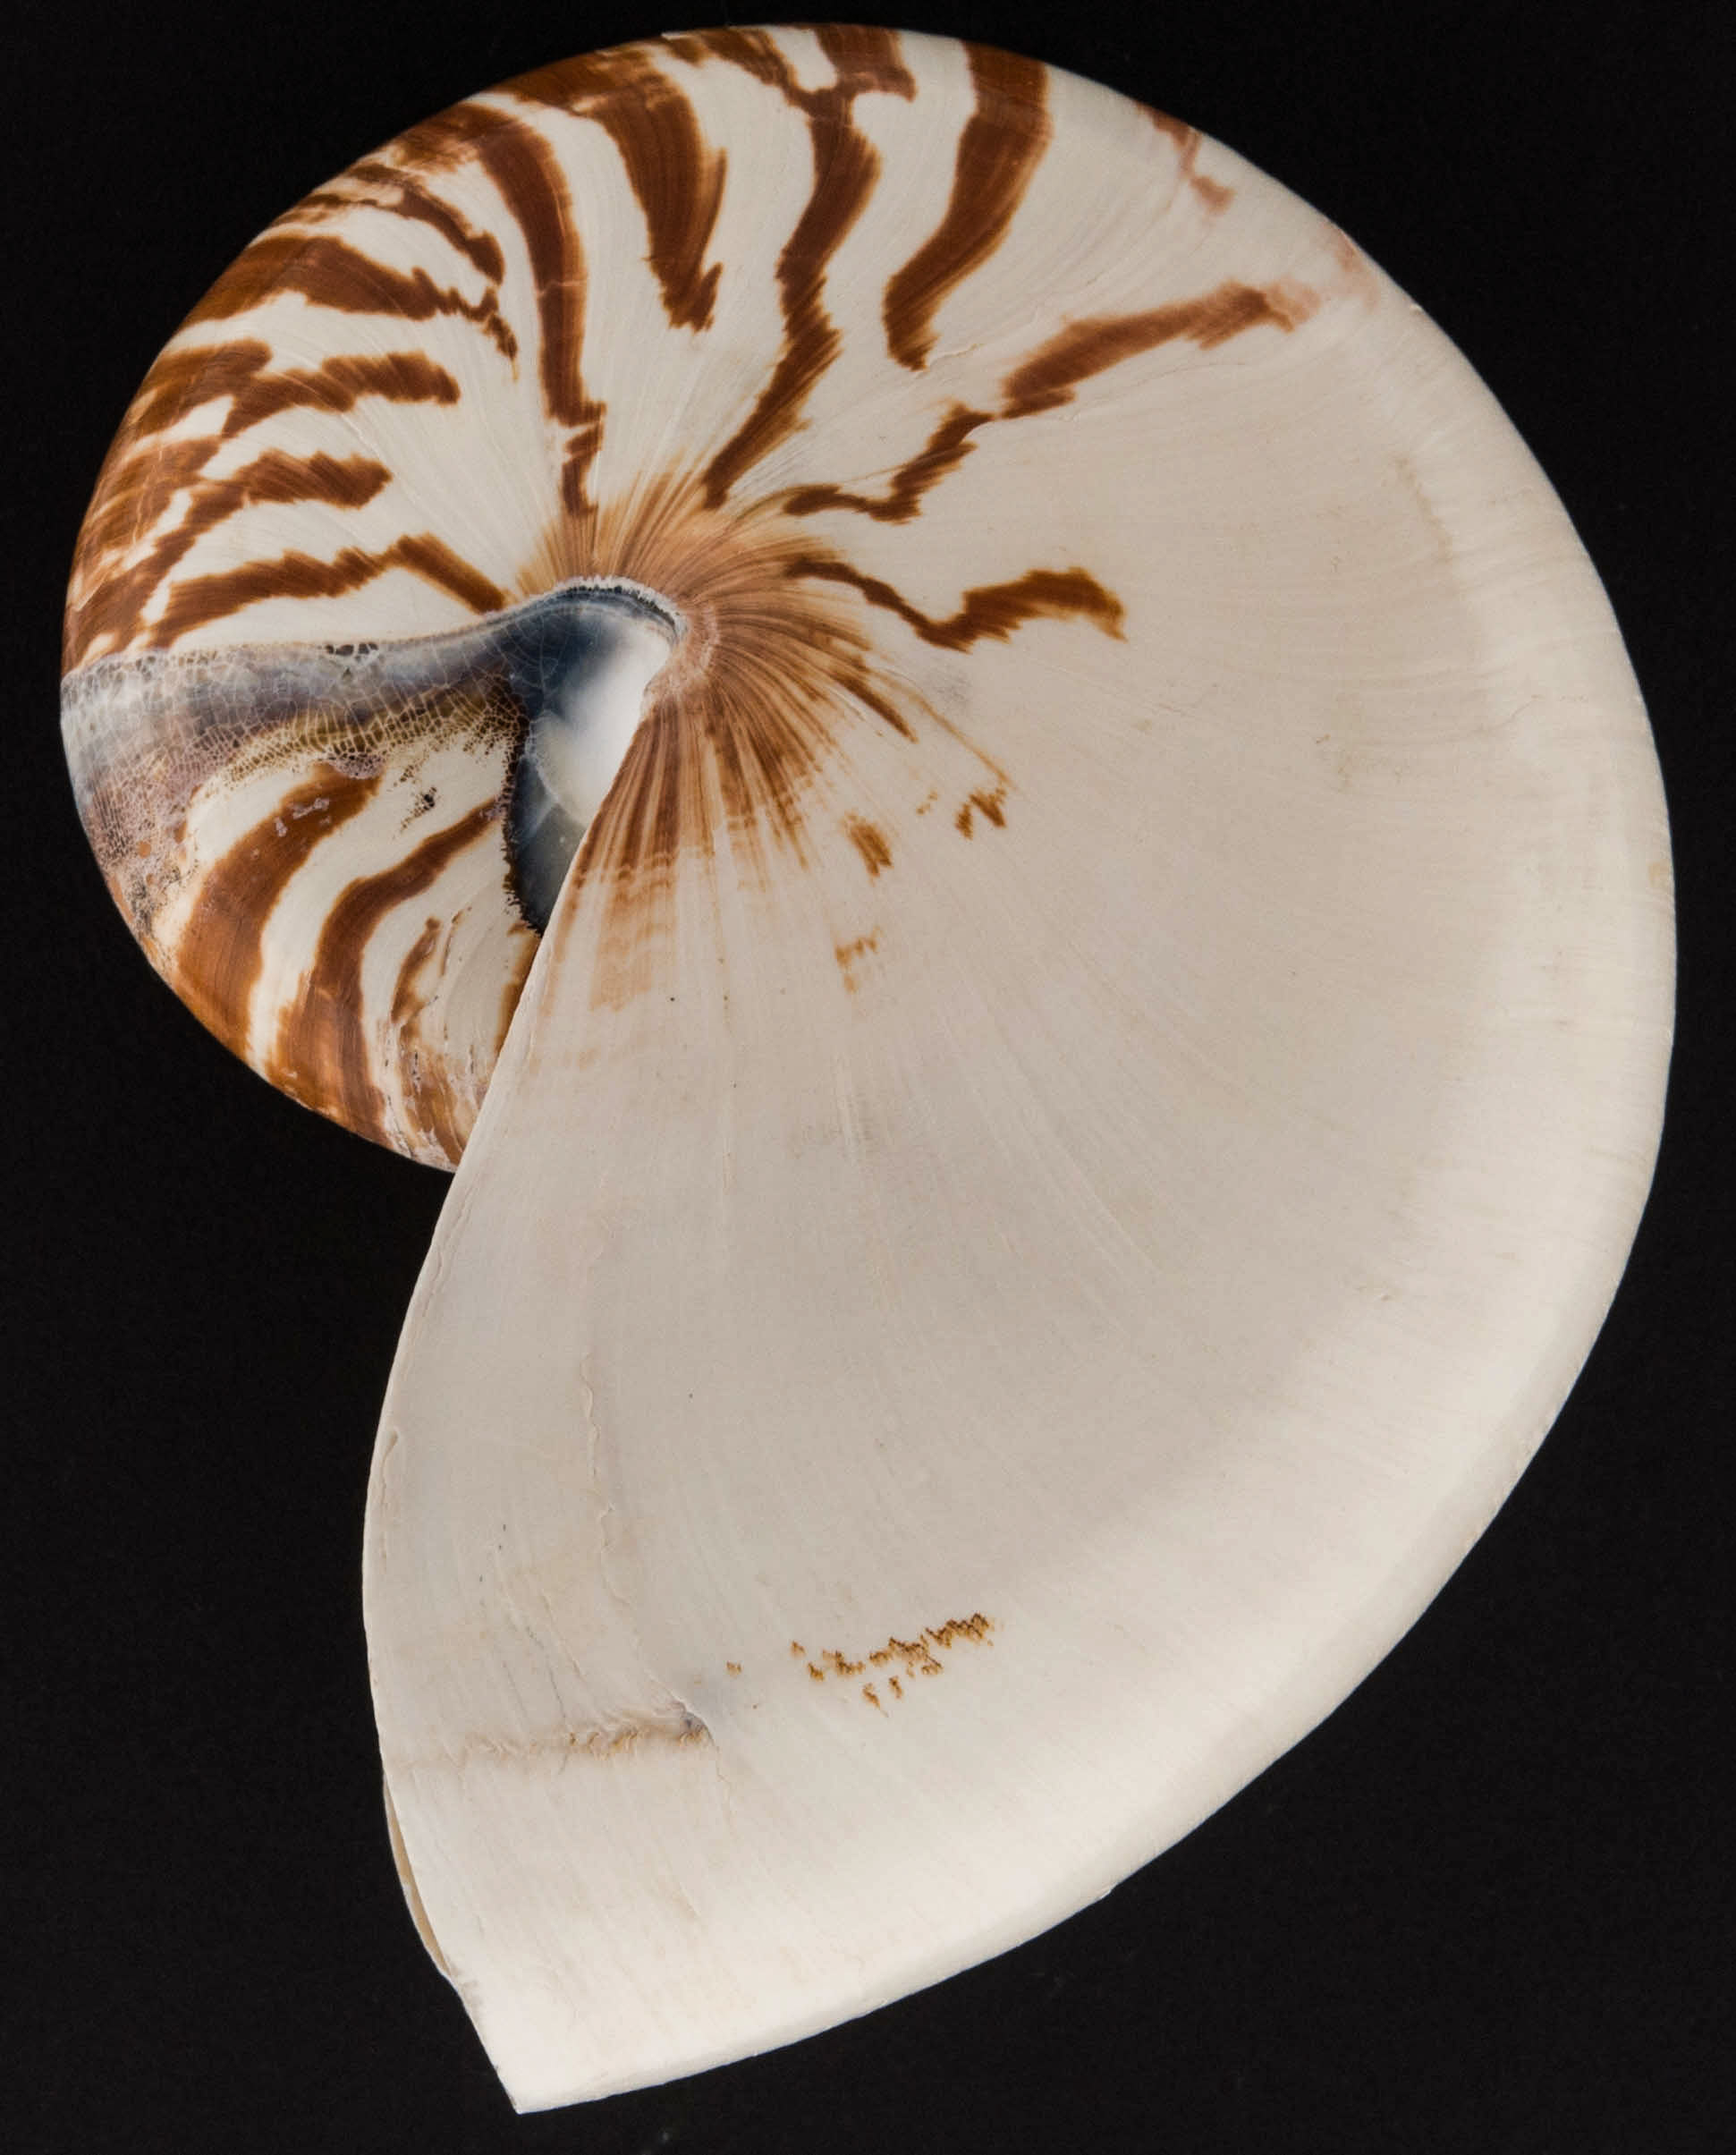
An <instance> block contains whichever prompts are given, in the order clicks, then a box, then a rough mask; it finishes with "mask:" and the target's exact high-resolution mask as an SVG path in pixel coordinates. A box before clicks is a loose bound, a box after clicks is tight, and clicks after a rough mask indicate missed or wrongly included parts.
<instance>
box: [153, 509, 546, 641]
mask: <svg viewBox="0 0 1736 2155" xmlns="http://www.w3.org/2000/svg"><path fill="white" fill-rule="evenodd" d="M397 568H403V569H409V570H410V571H411V573H413V574H415V575H418V576H420V577H423V578H424V579H426V581H428V582H429V583H431V584H434V585H436V586H437V587H438V588H439V589H440V590H443V591H449V592H450V593H451V594H452V596H453V598H457V599H461V600H462V602H463V604H464V605H466V606H467V607H470V611H471V612H472V613H473V614H492V613H494V612H495V611H496V609H497V608H499V607H504V606H505V605H506V603H507V597H506V593H505V592H504V591H503V590H501V588H500V586H499V585H498V584H496V583H493V582H491V581H489V580H488V578H487V577H486V576H485V575H483V573H482V572H481V571H480V570H479V569H477V568H474V567H472V565H471V564H470V563H469V562H468V561H466V560H465V559H464V558H463V556H462V555H459V554H454V553H453V550H452V548H451V547H449V546H448V545H447V544H446V542H445V539H436V537H435V535H434V534H433V532H432V531H422V532H418V533H414V534H411V535H409V536H407V537H405V538H402V539H394V540H393V542H392V544H391V545H390V546H389V547H381V548H380V549H379V551H378V552H377V553H373V554H369V553H365V552H363V551H362V549H361V548H360V547H343V549H342V550H341V551H340V552H339V553H338V554H337V555H336V556H334V558H333V559H332V560H330V561H318V560H316V559H315V558H314V556H312V555H311V554H301V553H291V554H283V555H279V556H278V557H277V559H276V560H275V561H250V562H247V563H244V564H242V566H241V567H240V568H238V569H229V570H225V571H224V573H223V574H221V575H217V576H194V577H190V578H189V579H188V580H187V581H186V582H185V583H181V584H177V585H176V586H175V588H174V592H173V593H172V594H171V596H170V598H169V603H168V605H167V606H166V607H165V608H164V609H163V612H162V613H161V614H160V615H158V617H157V620H156V621H154V622H153V623H152V624H151V627H150V633H149V636H148V639H147V641H148V643H149V644H151V645H153V646H156V647H157V648H161V647H162V646H164V645H165V644H170V643H173V642H174V640H175V638H176V637H177V636H182V635H184V634H185V633H186V632H187V631H188V630H189V629H196V628H200V627H202V626H203V625H204V624H205V623H206V622H207V621H220V620H222V619H223V617H224V615H228V614H234V613H239V612H240V610H241V607H246V606H251V605H253V604H254V603H255V601H257V600H258V599H261V598H333V597H334V596H335V595H336V594H337V593H338V592H340V591H353V590H359V589H360V586H361V585H363V584H365V583H371V582H372V581H373V580H374V578H375V577H377V576H382V575H384V574H385V572H386V571H387V570H388V569H397Z"/></svg>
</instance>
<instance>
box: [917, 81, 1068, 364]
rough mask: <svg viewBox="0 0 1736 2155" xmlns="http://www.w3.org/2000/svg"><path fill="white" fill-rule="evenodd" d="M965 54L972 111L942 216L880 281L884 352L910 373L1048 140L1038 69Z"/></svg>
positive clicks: (994, 242)
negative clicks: (883, 283) (973, 99)
mask: <svg viewBox="0 0 1736 2155" xmlns="http://www.w3.org/2000/svg"><path fill="white" fill-rule="evenodd" d="M965 49H966V52H967V55H968V56H969V59H970V81H971V83H972V86H973V88H974V89H975V91H976V100H977V105H976V110H975V111H974V112H973V113H972V114H971V115H970V119H969V120H968V121H966V123H965V125H964V131H963V132H962V133H961V135H960V137H959V147H958V153H957V157H956V160H955V162H954V164H953V191H952V194H951V196H950V197H949V199H948V200H947V204H946V211H945V215H944V216H943V217H942V218H941V221H940V223H939V225H936V228H935V230H934V231H933V232H932V233H930V234H929V236H928V237H927V239H926V240H925V241H924V242H923V243H922V245H921V246H920V247H919V248H918V249H917V250H916V252H915V253H914V254H913V255H912V256H911V257H910V260H909V261H907V262H906V263H905V264H904V265H903V267H902V268H900V269H896V270H894V271H893V274H892V276H890V277H889V278H888V279H887V280H886V289H885V298H884V300H883V301H882V303H881V317H882V319H883V320H884V321H885V326H886V349H887V350H888V351H889V352H891V353H892V355H893V358H894V359H895V360H896V361H898V363H899V364H900V366H902V367H909V368H910V369H913V370H914V369H920V368H923V367H925V366H927V362H928V354H929V353H930V352H932V351H933V350H934V347H935V335H936V332H935V327H934V322H935V316H936V313H937V312H938V311H939V309H940V306H941V303H942V302H943V301H944V300H945V298H946V296H947V294H948V293H951V292H952V291H953V289H954V287H955V286H957V285H959V284H962V283H963V281H964V279H965V278H966V277H968V276H970V274H971V272H972V271H973V270H976V269H979V268H980V267H982V265H983V264H984V263H985V262H986V261H987V259H989V257H990V256H991V255H992V254H993V253H994V252H995V249H996V248H997V247H999V245H1000V244H1001V242H1002V241H1003V239H1004V238H1005V237H1006V233H1007V228H1008V226H1009V225H1011V224H1012V216H1013V212H1014V211H1015V210H1016V209H1017V208H1018V207H1019V205H1020V202H1021V201H1023V199H1024V197H1025V190H1026V188H1027V187H1029V184H1030V180H1031V174H1033V173H1034V172H1035V171H1036V170H1037V165H1038V163H1039V162H1040V161H1041V158H1042V156H1043V152H1044V150H1045V149H1046V148H1047V147H1048V142H1049V137H1050V134H1051V132H1053V128H1052V123H1051V122H1050V119H1049V115H1048V113H1047V111H1046V101H1047V92H1046V83H1047V79H1048V70H1047V69H1046V67H1044V66H1043V65H1042V64H1041V63H1040V62H1038V61H1036V60H1021V59H1018V58H1016V57H1015V56H1014V55H1012V54H1011V53H1003V52H996V51H995V50H994V49H993V48H992V47H987V46H982V45H971V46H968V47H966V48H965Z"/></svg>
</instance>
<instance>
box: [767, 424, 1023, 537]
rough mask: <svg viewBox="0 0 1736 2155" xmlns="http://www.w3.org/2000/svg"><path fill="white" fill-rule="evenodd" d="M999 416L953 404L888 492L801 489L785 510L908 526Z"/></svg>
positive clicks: (895, 476) (899, 471)
mask: <svg viewBox="0 0 1736 2155" xmlns="http://www.w3.org/2000/svg"><path fill="white" fill-rule="evenodd" d="M998 416H999V414H998V413H996V412H993V411H970V409H968V407H967V406H965V405H963V404H954V405H953V408H952V410H951V411H948V412H946V413H945V414H944V417H943V418H942V419H941V420H938V421H937V423H936V426H935V428H934V431H933V432H932V433H931V434H930V435H929V437H928V438H927V442H925V443H924V445H922V447H921V448H920V449H919V451H918V452H917V454H915V455H914V456H913V457H911V458H910V461H909V462H908V463H902V464H900V465H899V467H898V469H897V470H896V471H894V472H893V476H892V484H891V485H890V487H889V488H887V490H886V492H885V494H881V495H874V494H855V493H852V492H851V490H850V489H849V488H846V487H834V486H817V487H799V488H796V490H795V491H794V492H793V493H792V494H789V495H787V496H785V497H784V502H783V506H784V507H785V509H787V510H788V511H789V513H790V514H791V515H792V516H812V515H814V514H815V513H817V512H818V511H819V510H821V509H854V510H855V511H857V512H858V513H859V514H860V515H863V516H871V517H873V518H874V519H875V521H876V522H878V523H892V524H902V523H908V522H910V518H911V517H913V516H914V515H916V514H917V513H918V512H919V510H920V508H921V506H922V500H923V496H925V495H926V494H927V493H928V492H929V491H930V490H931V489H932V488H935V487H937V486H938V485H939V484H940V482H941V480H942V479H944V478H945V477H946V476H947V475H948V473H949V472H953V471H957V470H958V468H959V466H960V465H961V463H962V462H964V460H965V458H966V457H967V456H968V455H969V454H970V448H971V441H970V437H971V436H972V435H973V434H974V433H975V432H976V431H977V429H978V427H986V426H987V425H988V423H989V421H990V420H993V419H995V418H997V417H998Z"/></svg>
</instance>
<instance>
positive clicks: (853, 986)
mask: <svg viewBox="0 0 1736 2155" xmlns="http://www.w3.org/2000/svg"><path fill="white" fill-rule="evenodd" d="M879 947H880V931H879V929H877V928H876V929H871V930H870V931H869V933H868V934H867V935H865V936H857V937H855V938H853V939H852V940H851V941H850V942H848V943H834V945H833V946H832V954H833V956H834V958H835V959H836V960H837V961H838V971H840V972H841V973H843V978H844V986H845V987H846V988H848V989H849V991H850V993H851V995H854V994H855V993H856V990H857V987H858V985H859V983H858V981H857V979H856V974H855V971H854V968H855V966H856V964H857V963H858V961H859V960H860V959H862V958H865V957H867V956H868V955H869V954H871V953H872V952H874V951H876V950H878V949H879Z"/></svg>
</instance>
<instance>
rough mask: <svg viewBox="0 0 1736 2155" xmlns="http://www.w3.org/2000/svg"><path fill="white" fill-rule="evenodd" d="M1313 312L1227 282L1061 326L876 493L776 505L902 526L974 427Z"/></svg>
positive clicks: (956, 414) (813, 496)
mask: <svg viewBox="0 0 1736 2155" xmlns="http://www.w3.org/2000/svg"><path fill="white" fill-rule="evenodd" d="M1318 304H1319V299H1318V295H1317V293H1312V292H1309V291H1308V290H1307V289H1305V288H1304V287H1303V286H1301V285H1299V284H1290V283H1288V282H1280V283H1278V284H1272V285H1268V286H1261V285H1257V284H1241V283H1238V282H1237V281H1236V280H1234V279H1230V280H1228V281H1226V282H1225V283H1224V284H1216V285H1214V286H1213V288H1212V289H1211V291H1209V292H1206V293H1200V294H1198V296H1197V297H1196V298H1193V299H1190V300H1176V301H1172V302H1171V303H1170V304H1169V305H1167V306H1164V307H1152V308H1148V309H1147V310H1146V311H1145V312H1144V313H1142V314H1111V315H1098V316H1095V317H1093V318H1091V319H1089V320H1087V321H1080V322H1070V323H1069V324H1068V325H1067V327H1065V328H1064V329H1061V330H1058V331H1057V332H1056V333H1055V335H1054V336H1052V337H1050V338H1049V339H1048V340H1047V342H1046V344H1040V345H1039V346H1038V347H1037V350H1036V351H1035V352H1032V353H1031V355H1030V356H1029V359H1025V360H1021V361H1020V363H1019V364H1018V366H1017V367H1015V368H1014V369H1013V370H1012V373H1011V374H1009V375H1008V376H1007V377H1006V378H1005V380H1004V381H1003V383H1002V385H1001V395H1002V397H1003V403H1002V405H1001V409H1000V410H999V411H970V410H969V409H967V407H966V406H964V405H962V404H954V405H953V408H952V410H951V411H948V412H947V413H945V415H944V417H943V418H942V419H941V420H939V421H938V423H937V424H936V427H935V428H934V430H933V432H932V433H931V434H930V435H929V437H928V439H927V442H926V443H925V444H924V445H923V446H922V447H921V448H920V449H919V451H918V452H917V454H915V455H914V456H913V457H911V458H910V461H909V462H906V463H902V464H901V465H899V467H898V468H897V470H896V471H894V472H893V476H892V482H891V485H890V486H889V487H888V488H887V490H886V492H885V494H881V495H873V494H857V493H853V492H851V490H850V489H849V488H844V487H835V486H818V487H802V488H797V489H796V490H795V491H794V492H792V494H790V495H789V496H787V497H786V499H785V501H784V504H783V506H784V507H785V509H787V510H788V511H789V513H791V514H792V516H811V515H814V514H816V513H817V512H818V511H820V510H822V509H850V510H853V511H854V512H855V513H857V514H859V515H862V516H871V517H873V518H875V519H876V521H877V522H882V523H904V522H908V521H909V520H910V518H911V517H912V516H914V515H916V514H917V513H918V512H919V509H920V508H921V506H922V502H923V499H924V496H927V494H928V493H930V492H931V491H932V489H933V488H936V486H938V485H939V484H940V482H941V480H942V479H945V478H946V477H948V476H949V474H950V473H952V472H953V471H957V470H958V468H959V466H960V465H961V463H962V462H964V460H965V458H966V457H967V456H968V455H969V454H970V451H971V449H972V448H973V447H974V446H975V444H974V443H973V441H972V440H971V437H972V436H973V435H974V434H975V433H976V432H977V431H978V429H979V428H983V427H988V426H993V425H995V423H997V422H998V421H1002V420H1016V419H1028V418H1029V417H1030V415H1031V414H1032V413H1033V412H1037V411H1054V410H1055V409H1056V408H1057V407H1058V406H1059V405H1062V404H1064V403H1069V402H1071V397H1072V394H1073V391H1074V390H1075V389H1076V388H1077V387H1078V386H1079V385H1080V382H1083V381H1088V380H1089V379H1090V378H1092V377H1093V376H1094V375H1098V374H1103V373H1105V372H1106V371H1107V370H1108V369H1110V368H1111V367H1116V366H1119V365H1120V364H1121V362H1122V361H1123V360H1127V359H1132V358H1134V357H1136V356H1137V355H1138V354H1139V353H1140V352H1152V351H1155V350H1156V348H1157V346H1158V345H1160V344H1173V343H1174V342H1176V341H1177V340H1178V339H1186V340H1188V341H1189V342H1190V343H1192V344H1198V346H1199V348H1200V349H1201V350H1202V351H1207V352H1208V351H1210V350H1212V349H1213V348H1214V347H1215V345H1218V344H1226V343H1227V342H1228V341H1229V340H1230V338H1232V336H1240V335H1242V334H1243V332H1244V331H1246V330H1249V329H1258V328H1261V327H1271V328H1275V329H1283V330H1285V331H1289V330H1291V329H1294V328H1296V327H1299V325H1300V324H1301V323H1302V322H1305V321H1306V320H1307V319H1308V317H1309V316H1310V315H1311V314H1312V313H1313V312H1314V310H1315V309H1316V307H1317V306H1318Z"/></svg>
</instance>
